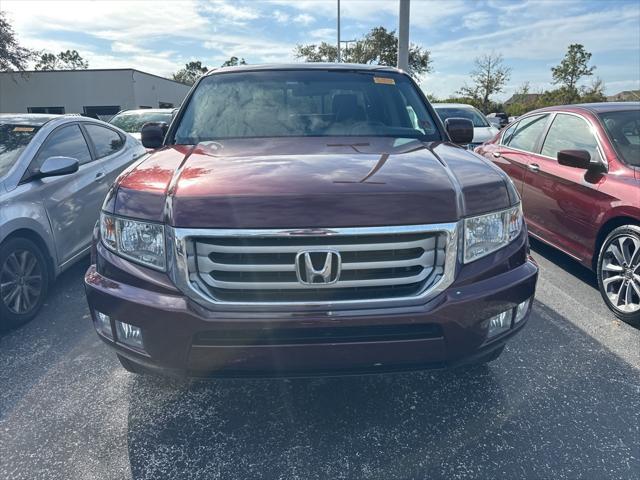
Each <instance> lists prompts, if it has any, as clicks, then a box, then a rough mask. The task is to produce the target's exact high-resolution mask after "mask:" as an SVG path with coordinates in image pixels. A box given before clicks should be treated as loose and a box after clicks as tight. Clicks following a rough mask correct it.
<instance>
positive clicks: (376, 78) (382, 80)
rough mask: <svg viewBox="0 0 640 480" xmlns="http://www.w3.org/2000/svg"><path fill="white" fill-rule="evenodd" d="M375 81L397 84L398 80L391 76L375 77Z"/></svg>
mask: <svg viewBox="0 0 640 480" xmlns="http://www.w3.org/2000/svg"><path fill="white" fill-rule="evenodd" d="M373 81H374V82H375V83H382V84H384V85H395V84H396V81H395V80H394V79H393V78H389V77H373Z"/></svg>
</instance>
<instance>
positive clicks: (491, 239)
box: [464, 204, 522, 263]
mask: <svg viewBox="0 0 640 480" xmlns="http://www.w3.org/2000/svg"><path fill="white" fill-rule="evenodd" d="M521 231H522V206H521V204H518V206H517V207H513V208H510V209H508V210H502V211H499V212H495V213H488V214H486V215H479V216H477V217H471V218H466V219H465V220H464V263H469V262H473V261H474V260H477V259H479V258H482V257H484V256H485V255H489V254H490V253H492V252H495V251H496V250H499V249H500V248H502V247H504V246H505V245H507V244H508V243H510V242H511V241H513V240H514V239H515V238H516V237H517V236H518V235H519V234H520V232H521Z"/></svg>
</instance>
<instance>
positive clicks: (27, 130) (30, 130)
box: [13, 127, 35, 132]
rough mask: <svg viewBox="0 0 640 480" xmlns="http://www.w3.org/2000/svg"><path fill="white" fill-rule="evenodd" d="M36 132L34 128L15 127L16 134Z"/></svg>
mask: <svg viewBox="0 0 640 480" xmlns="http://www.w3.org/2000/svg"><path fill="white" fill-rule="evenodd" d="M34 130H35V128H33V127H13V131H14V132H33V131H34Z"/></svg>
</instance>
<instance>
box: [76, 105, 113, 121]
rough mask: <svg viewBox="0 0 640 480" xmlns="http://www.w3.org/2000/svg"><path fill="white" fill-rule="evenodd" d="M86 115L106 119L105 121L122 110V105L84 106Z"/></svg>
mask: <svg viewBox="0 0 640 480" xmlns="http://www.w3.org/2000/svg"><path fill="white" fill-rule="evenodd" d="M83 108H84V116H85V117H91V118H97V119H98V120H104V121H105V122H106V121H107V120H109V119H110V118H111V117H113V116H114V115H115V114H116V113H118V112H119V111H120V105H103V106H91V107H83Z"/></svg>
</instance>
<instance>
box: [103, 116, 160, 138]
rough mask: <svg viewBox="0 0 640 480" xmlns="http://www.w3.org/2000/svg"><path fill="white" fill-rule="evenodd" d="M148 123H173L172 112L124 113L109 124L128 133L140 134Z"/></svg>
mask: <svg viewBox="0 0 640 480" xmlns="http://www.w3.org/2000/svg"><path fill="white" fill-rule="evenodd" d="M148 122H165V123H167V124H169V123H171V112H122V113H119V114H118V115H116V116H115V117H113V118H112V119H111V121H110V122H109V123H110V124H111V125H114V126H116V127H118V128H121V129H122V130H124V131H125V132H127V133H138V132H140V131H141V130H142V126H143V125H144V124H145V123H148Z"/></svg>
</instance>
